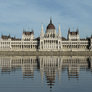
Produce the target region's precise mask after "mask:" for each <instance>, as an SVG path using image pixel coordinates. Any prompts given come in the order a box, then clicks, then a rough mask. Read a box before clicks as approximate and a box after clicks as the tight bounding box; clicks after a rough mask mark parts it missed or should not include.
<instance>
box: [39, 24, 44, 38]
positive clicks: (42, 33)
mask: <svg viewBox="0 0 92 92" xmlns="http://www.w3.org/2000/svg"><path fill="white" fill-rule="evenodd" d="M40 36H41V37H43V36H44V31H43V24H42V26H41V34H40Z"/></svg>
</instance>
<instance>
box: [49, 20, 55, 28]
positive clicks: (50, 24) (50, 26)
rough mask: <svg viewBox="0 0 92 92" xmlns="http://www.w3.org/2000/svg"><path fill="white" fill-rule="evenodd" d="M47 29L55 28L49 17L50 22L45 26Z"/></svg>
mask: <svg viewBox="0 0 92 92" xmlns="http://www.w3.org/2000/svg"><path fill="white" fill-rule="evenodd" d="M47 29H55V26H54V25H53V24H52V20H51V19H50V23H49V24H48V26H47Z"/></svg>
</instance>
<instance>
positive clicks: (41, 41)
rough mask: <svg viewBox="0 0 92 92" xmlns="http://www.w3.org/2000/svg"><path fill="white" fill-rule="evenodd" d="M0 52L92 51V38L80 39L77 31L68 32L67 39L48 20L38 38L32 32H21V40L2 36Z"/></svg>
mask: <svg viewBox="0 0 92 92" xmlns="http://www.w3.org/2000/svg"><path fill="white" fill-rule="evenodd" d="M0 51H92V36H91V37H89V38H85V39H80V36H79V30H78V29H77V30H76V31H72V32H71V30H70V28H69V30H68V35H67V38H65V37H63V36H62V34H61V28H60V25H59V28H58V33H57V30H56V28H55V26H54V24H53V23H52V20H50V23H49V24H48V26H47V28H46V32H44V28H43V25H42V27H41V33H40V37H37V38H35V37H34V31H31V32H29V31H25V30H23V34H22V39H19V38H16V37H11V36H10V35H8V36H5V35H2V36H1V39H0Z"/></svg>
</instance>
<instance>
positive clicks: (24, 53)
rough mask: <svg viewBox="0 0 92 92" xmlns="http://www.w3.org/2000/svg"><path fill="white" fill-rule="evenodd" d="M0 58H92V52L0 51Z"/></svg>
mask: <svg viewBox="0 0 92 92" xmlns="http://www.w3.org/2000/svg"><path fill="white" fill-rule="evenodd" d="M0 56H92V51H61V52H59V51H0Z"/></svg>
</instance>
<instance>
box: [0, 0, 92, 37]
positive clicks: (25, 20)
mask: <svg viewBox="0 0 92 92" xmlns="http://www.w3.org/2000/svg"><path fill="white" fill-rule="evenodd" d="M91 10H92V1H91V0H53V1H52V0H0V33H1V32H2V33H6V34H8V33H11V34H12V35H15V34H16V32H17V33H18V35H17V36H18V37H20V36H21V33H22V29H23V28H25V29H26V28H28V27H30V29H32V28H33V29H34V30H35V35H36V36H38V34H39V35H40V29H41V28H40V26H41V23H43V24H44V31H45V30H46V26H47V24H48V23H49V18H50V17H51V16H52V18H53V22H54V24H55V25H56V28H57V29H58V24H59V23H60V24H61V29H62V34H63V35H64V36H66V35H67V30H68V28H69V27H70V28H71V29H73V27H74V28H77V27H79V29H80V36H81V37H84V36H85V37H86V36H90V34H91V33H92V32H91V29H92V27H91V25H92V17H91V15H92V12H91ZM19 30H20V31H19ZM84 31H85V32H84Z"/></svg>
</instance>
